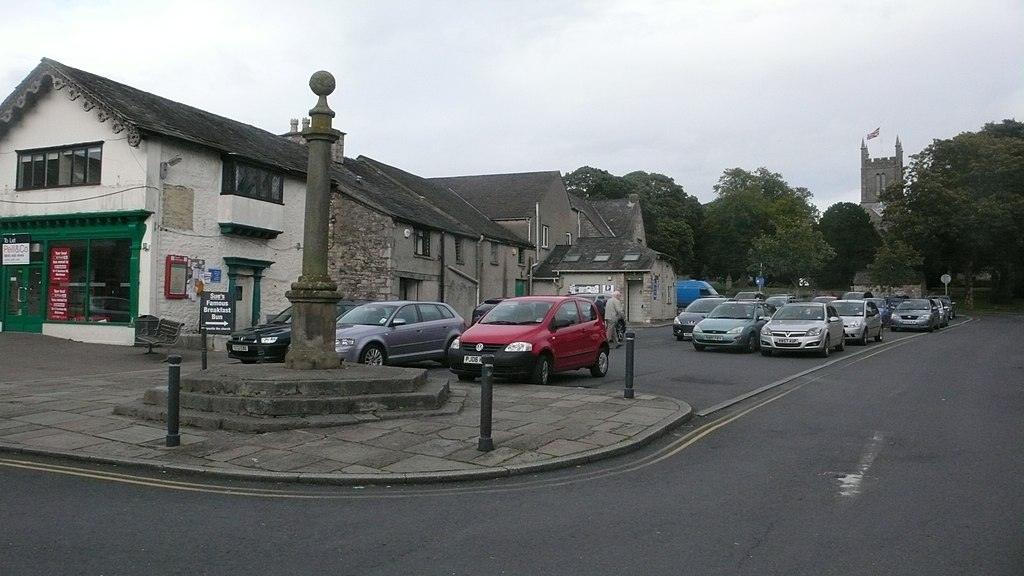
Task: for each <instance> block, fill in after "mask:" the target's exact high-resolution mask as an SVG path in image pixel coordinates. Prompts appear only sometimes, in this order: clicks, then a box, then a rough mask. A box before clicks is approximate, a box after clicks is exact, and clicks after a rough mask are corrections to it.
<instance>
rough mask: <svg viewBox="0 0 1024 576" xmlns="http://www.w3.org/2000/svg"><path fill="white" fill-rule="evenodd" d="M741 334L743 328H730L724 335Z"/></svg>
mask: <svg viewBox="0 0 1024 576" xmlns="http://www.w3.org/2000/svg"><path fill="white" fill-rule="evenodd" d="M741 332H743V326H737V327H735V328H730V329H729V330H728V331H727V332H726V334H739V333H741Z"/></svg>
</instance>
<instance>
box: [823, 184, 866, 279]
mask: <svg viewBox="0 0 1024 576" xmlns="http://www.w3.org/2000/svg"><path fill="white" fill-rule="evenodd" d="M818 229H819V230H821V234H822V236H823V237H824V239H825V242H828V244H829V246H832V248H833V249H834V250H835V252H836V255H835V257H834V258H832V260H830V261H829V262H827V263H826V264H825V266H824V267H823V268H822V270H821V273H820V274H819V277H818V280H819V283H820V284H821V285H823V286H831V287H840V286H843V287H845V286H850V285H851V284H852V283H853V276H854V274H856V273H857V272H858V271H859V270H864V268H865V266H867V265H868V264H869V263H870V262H871V260H872V258H874V256H875V251H877V250H878V246H879V244H881V238H879V236H878V232H877V231H876V230H875V227H874V225H873V224H871V218H869V217H868V214H867V212H865V211H864V209H863V208H861V207H860V206H859V205H857V204H852V203H850V202H839V203H837V204H833V205H832V206H829V207H828V210H825V213H824V214H822V215H821V220H819V221H818Z"/></svg>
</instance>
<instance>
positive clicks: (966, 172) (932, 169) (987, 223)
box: [881, 120, 1024, 306]
mask: <svg viewBox="0 0 1024 576" xmlns="http://www.w3.org/2000/svg"><path fill="white" fill-rule="evenodd" d="M881 200H882V201H883V202H884V203H885V212H884V216H883V223H884V225H885V227H886V228H887V229H889V230H891V231H892V234H893V235H894V236H895V237H896V238H897V239H899V240H902V241H903V242H905V243H907V244H909V245H911V246H912V247H914V248H915V249H916V250H917V251H918V252H919V253H920V254H921V256H922V259H923V264H922V268H923V271H924V273H925V276H926V278H928V279H930V280H932V281H933V282H934V280H936V279H937V278H938V276H939V275H941V274H942V273H944V272H962V273H963V275H964V277H965V278H966V279H967V295H966V298H965V300H966V304H967V306H973V300H974V293H973V292H974V290H973V288H974V277H975V276H976V275H977V274H978V273H979V272H983V271H987V272H989V273H991V275H992V279H993V291H992V295H993V298H994V299H995V300H996V301H999V300H1004V299H1007V298H1009V297H1010V296H1012V295H1024V124H1022V123H1020V122H1016V121H1014V120H1004V121H1003V122H1002V123H999V124H987V125H985V127H984V128H982V130H980V131H979V132H965V133H962V134H959V135H957V136H954V137H953V138H950V139H946V140H935V141H933V142H932V144H931V145H930V146H928V147H927V148H925V149H924V150H923V151H922V152H921V153H920V154H917V155H915V156H914V157H913V160H912V162H911V166H910V169H909V171H908V173H907V181H906V185H905V186H904V185H903V183H897V184H896V185H893V186H890V187H889V188H888V189H887V190H885V191H884V192H883V194H882V198H881Z"/></svg>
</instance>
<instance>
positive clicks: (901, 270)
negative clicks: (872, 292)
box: [868, 239, 924, 290]
mask: <svg viewBox="0 0 1024 576" xmlns="http://www.w3.org/2000/svg"><path fill="white" fill-rule="evenodd" d="M923 262H924V259H923V258H922V257H921V255H920V254H918V253H917V251H916V250H914V249H913V248H912V247H911V246H910V245H909V244H907V243H906V242H902V241H900V240H896V239H889V240H886V241H885V242H884V243H883V244H882V245H881V247H879V249H878V253H877V254H875V259H874V261H873V262H871V264H868V275H869V276H871V281H872V282H873V283H875V284H876V285H878V286H881V287H883V288H885V289H886V290H891V289H892V288H893V287H894V286H902V285H904V284H911V283H916V282H917V281H918V280H919V279H920V278H921V273H920V271H919V270H918V268H920V266H921V264H922V263H923Z"/></svg>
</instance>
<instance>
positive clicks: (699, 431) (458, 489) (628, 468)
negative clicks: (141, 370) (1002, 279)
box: [0, 318, 974, 500]
mask: <svg viewBox="0 0 1024 576" xmlns="http://www.w3.org/2000/svg"><path fill="white" fill-rule="evenodd" d="M973 320H974V319H973V318H971V319H968V320H967V321H965V322H962V323H959V324H956V325H954V326H951V328H955V327H958V326H963V325H964V324H967V323H969V322H971V321H973ZM924 335H925V334H924V333H922V334H916V335H914V336H909V337H907V338H900V339H899V340H895V341H892V342H891V345H888V346H884V347H881V346H876V347H874V348H870V349H867V350H864V351H862V352H860V353H858V354H856V355H850V356H846V357H844V359H846V360H849V359H851V358H852V360H851V361H850V362H849V364H851V365H852V364H856V363H859V362H863V361H864V360H867V359H868V358H871V357H874V356H877V355H878V354H882V353H883V352H888V351H890V350H893V349H895V348H898V347H899V346H902V345H904V344H907V343H910V342H911V341H912V340H913V339H914V338H915V337H917V336H924ZM866 352H870V353H867V354H865V353H866ZM854 356H856V357H854ZM829 365H830V364H829ZM823 367H825V365H822V366H821V367H818V368H817V370H820V369H821V368H823ZM812 371H813V370H812ZM799 377H800V376H799V375H798V376H794V377H790V378H789V379H788V380H787V381H792V380H793V379H795V378H799ZM824 377H825V375H820V376H816V377H814V378H810V379H807V380H806V381H804V382H801V383H799V384H796V385H794V386H793V387H792V388H790V389H788V390H785V391H783V392H780V393H778V394H776V395H774V396H772V397H770V398H766V399H765V400H763V401H761V402H759V403H757V404H755V405H754V406H751V407H749V408H746V409H744V410H742V411H741V412H737V413H736V414H733V415H730V416H727V417H724V418H722V419H720V420H714V421H711V422H708V423H707V424H704V425H702V426H698V427H697V428H695V429H693V430H691V431H690V432H688V433H686V434H684V435H682V436H679V437H678V439H677V440H674V441H672V442H670V443H669V444H667V445H666V446H663V447H661V448H659V449H657V450H655V451H654V452H652V453H651V454H648V455H646V456H643V457H641V458H639V459H636V460H633V461H630V462H624V463H622V464H617V465H614V466H611V467H609V468H604V469H601V470H594V471H581V472H578V473H576V474H574V475H573V476H570V477H568V478H538V479H534V480H517V481H510V482H509V483H506V484H503V485H500V486H455V487H450V488H420V487H404V486H403V487H401V488H392V487H391V486H383V487H382V486H374V487H373V488H374V489H373V490H372V491H368V492H363V490H364V489H365V488H367V487H365V486H348V487H339V489H348V490H359V491H360V493H358V494H355V493H351V492H348V493H340V492H339V491H338V490H335V491H332V492H321V491H303V492H300V491H296V490H290V489H273V488H247V487H232V486H225V485H219V484H204V483H194V482H183V481H176V480H170V479H167V480H165V479H160V478H150V477H147V476H139V475H133V474H125V473H120V472H105V471H101V470H93V469H89V468H78V467H73V466H64V465H58V464H44V463H37V462H32V461H27V460H16V459H9V458H0V466H4V467H8V468H18V469H25V470H32V471H41V472H49V473H53V474H63V475H68V476H76V477H82V478H91V479H95V480H102V481H108V482H118V483H123V484H131V485H137V486H147V487H153V488H163V489H166V490H180V491H187V492H198V493H207V494H222V495H228V496H247V497H257V498H276V499H300V500H315V499H323V500H370V499H395V498H415V497H430V496H458V495H464V494H483V493H509V492H522V491H527V490H532V489H535V488H553V487H560V486H568V485H572V484H578V483H580V482H584V481H589V480H598V479H603V478H610V477H613V476H618V475H621V474H625V473H628V472H634V471H637V470H640V469H643V468H646V467H648V466H651V465H654V464H657V463H659V462H662V461H664V460H666V459H668V458H671V457H672V456H675V455H676V454H678V453H679V452H682V451H683V450H685V449H686V448H689V447H690V446H692V445H693V444H695V443H697V442H698V441H700V440H701V439H703V438H705V437H706V436H708V435H709V434H711V433H712V432H714V431H716V430H718V429H720V428H722V427H724V426H726V425H728V424H730V423H732V422H735V421H736V420H738V419H740V418H742V417H743V416H746V415H747V414H750V413H751V412H754V411H755V410H758V409H760V408H763V407H764V406H767V405H769V404H771V403H772V402H775V401H777V400H780V399H782V398H784V397H786V396H788V395H789V394H792V393H793V392H796V391H797V390H800V389H801V388H803V387H805V386H807V385H809V384H812V383H814V382H817V381H819V380H821V379H822V378H824ZM779 385H781V384H779ZM673 435H674V436H675V434H673ZM566 470H567V471H570V472H571V471H572V470H573V469H566ZM382 490H393V491H390V492H383V493H382V492H379V491H382Z"/></svg>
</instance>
